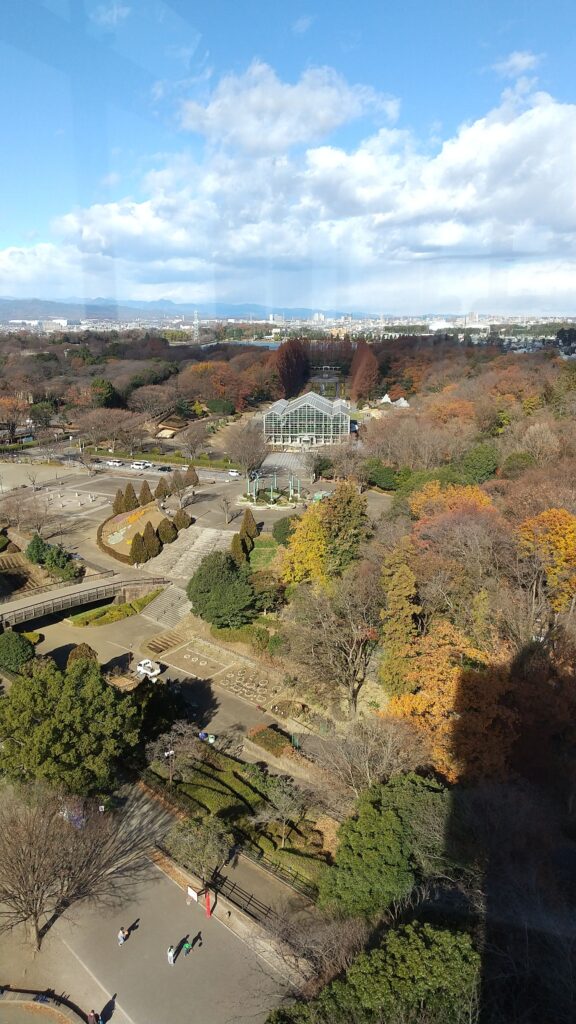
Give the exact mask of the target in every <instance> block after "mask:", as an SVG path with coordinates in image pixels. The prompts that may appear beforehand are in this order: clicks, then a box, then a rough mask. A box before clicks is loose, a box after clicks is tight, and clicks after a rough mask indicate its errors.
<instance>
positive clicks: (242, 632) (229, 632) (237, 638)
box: [210, 625, 254, 644]
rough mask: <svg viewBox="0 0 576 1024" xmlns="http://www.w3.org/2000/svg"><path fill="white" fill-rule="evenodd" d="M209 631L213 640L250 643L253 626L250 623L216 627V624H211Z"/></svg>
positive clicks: (227, 642) (229, 642)
mask: <svg viewBox="0 0 576 1024" xmlns="http://www.w3.org/2000/svg"><path fill="white" fill-rule="evenodd" d="M210 632H211V634H212V636H213V637H214V639H215V640H222V641H223V642H224V643H226V644H248V643H252V637H253V635H254V627H253V626H250V625H246V626H236V627H232V626H228V627H227V626H223V627H222V628H221V629H218V627H217V626H212V629H211V630H210Z"/></svg>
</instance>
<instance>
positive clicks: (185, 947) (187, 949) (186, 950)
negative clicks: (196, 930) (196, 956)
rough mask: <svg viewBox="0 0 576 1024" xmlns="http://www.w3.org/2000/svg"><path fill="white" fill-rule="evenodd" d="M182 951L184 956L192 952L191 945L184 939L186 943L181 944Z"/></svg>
mask: <svg viewBox="0 0 576 1024" xmlns="http://www.w3.org/2000/svg"><path fill="white" fill-rule="evenodd" d="M182 949H183V950H184V956H188V953H191V952H192V943H191V942H189V941H188V939H186V942H184V943H183V944H182Z"/></svg>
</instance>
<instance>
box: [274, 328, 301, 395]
mask: <svg viewBox="0 0 576 1024" xmlns="http://www.w3.org/2000/svg"><path fill="white" fill-rule="evenodd" d="M274 368H275V371H276V373H277V375H278V379H279V381H280V386H281V387H282V391H283V393H284V397H285V398H292V397H293V395H297V394H298V392H299V391H301V389H302V388H303V387H304V384H305V383H306V381H307V380H308V374H309V372H310V363H309V360H308V352H307V351H306V348H305V347H304V345H303V344H302V342H301V341H300V339H299V338H290V339H289V340H288V341H284V342H282V344H281V345H280V346H279V347H278V348H277V350H276V353H275V356H274Z"/></svg>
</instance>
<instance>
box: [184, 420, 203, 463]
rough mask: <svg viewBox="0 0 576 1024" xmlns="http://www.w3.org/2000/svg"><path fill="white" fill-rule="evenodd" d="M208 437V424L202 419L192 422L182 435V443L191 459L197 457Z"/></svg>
mask: <svg viewBox="0 0 576 1024" xmlns="http://www.w3.org/2000/svg"><path fill="white" fill-rule="evenodd" d="M207 437H208V424H207V423H203V422H202V421H201V420H200V421H199V422H197V423H191V424H190V426H189V427H187V429H186V430H185V431H184V433H183V434H182V436H181V443H182V447H183V448H184V451H185V452H186V455H187V456H188V458H189V459H195V458H196V456H197V455H198V452H200V451H201V450H202V448H203V447H204V445H205V443H206V439H207Z"/></svg>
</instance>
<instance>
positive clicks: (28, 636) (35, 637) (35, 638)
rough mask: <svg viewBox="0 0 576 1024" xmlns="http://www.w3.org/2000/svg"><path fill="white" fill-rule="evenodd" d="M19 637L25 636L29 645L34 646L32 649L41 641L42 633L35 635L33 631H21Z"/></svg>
mask: <svg viewBox="0 0 576 1024" xmlns="http://www.w3.org/2000/svg"><path fill="white" fill-rule="evenodd" d="M21 636H25V637H26V639H27V640H29V641H30V643H31V644H34V647H36V645H37V644H39V643H41V641H42V640H43V636H42V633H37V632H36V630H34V629H23V630H22V633H21Z"/></svg>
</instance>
